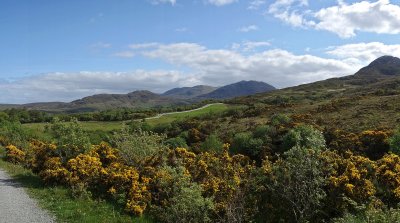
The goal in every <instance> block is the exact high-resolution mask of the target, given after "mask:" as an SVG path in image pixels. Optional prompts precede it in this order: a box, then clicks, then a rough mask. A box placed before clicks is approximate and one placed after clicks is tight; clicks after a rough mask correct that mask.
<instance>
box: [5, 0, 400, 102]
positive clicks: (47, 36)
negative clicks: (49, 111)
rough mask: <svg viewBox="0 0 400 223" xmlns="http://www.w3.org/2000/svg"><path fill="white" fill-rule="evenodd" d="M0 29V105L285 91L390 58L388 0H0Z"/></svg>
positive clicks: (395, 40) (393, 17)
mask: <svg viewBox="0 0 400 223" xmlns="http://www.w3.org/2000/svg"><path fill="white" fill-rule="evenodd" d="M0 27H1V34H0V89H1V94H0V103H30V102H39V101H40V102H46V101H65V102H68V101H72V100H75V99H78V98H81V97H84V96H88V95H93V94H99V93H128V92H132V91H135V90H150V91H153V92H156V93H162V92H164V91H166V90H168V89H171V88H175V87H185V86H195V85H200V84H206V85H212V86H222V85H226V84H230V83H234V82H237V81H241V80H257V81H264V82H267V83H269V84H271V85H273V86H275V87H277V88H285V87H289V86H295V85H299V84H303V83H310V82H314V81H318V80H324V79H327V78H332V77H340V76H345V75H351V74H353V73H355V72H356V71H357V70H358V69H360V68H361V67H363V66H366V65H368V63H370V62H371V61H373V60H374V59H376V58H378V57H379V56H383V55H392V56H397V57H400V0H365V1H360V0H118V1H115V0H57V1H54V0H35V1H32V0H18V1H15V0H1V1H0Z"/></svg>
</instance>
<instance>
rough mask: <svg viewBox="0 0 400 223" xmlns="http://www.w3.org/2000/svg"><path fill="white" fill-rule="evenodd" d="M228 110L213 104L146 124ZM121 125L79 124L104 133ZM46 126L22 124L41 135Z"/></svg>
mask: <svg viewBox="0 0 400 223" xmlns="http://www.w3.org/2000/svg"><path fill="white" fill-rule="evenodd" d="M228 108H230V106H229V105H226V104H213V105H210V106H208V107H206V108H203V109H200V110H194V111H190V112H184V113H176V114H166V115H163V116H161V117H159V118H154V119H149V120H147V122H148V123H149V124H150V125H151V126H155V125H157V124H165V123H170V122H173V121H175V120H182V119H186V118H193V117H200V116H208V115H213V114H217V113H221V112H223V111H225V110H227V109H228ZM122 123H123V122H121V121H117V122H96V121H90V122H81V124H82V127H83V128H84V129H85V130H87V131H104V132H110V131H114V130H118V129H120V128H121V126H122ZM47 124H48V123H28V124H24V126H25V127H27V128H28V129H30V130H32V131H33V132H35V133H43V132H44V129H45V126H46V125H47Z"/></svg>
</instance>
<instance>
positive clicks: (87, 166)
mask: <svg viewBox="0 0 400 223" xmlns="http://www.w3.org/2000/svg"><path fill="white" fill-rule="evenodd" d="M67 169H68V170H69V171H70V172H71V177H70V179H69V183H70V184H71V185H74V184H76V183H83V184H85V185H87V186H89V185H90V184H92V185H96V183H98V181H99V180H100V174H102V173H103V168H102V163H101V162H100V158H99V157H96V156H90V155H87V154H80V155H78V156H77V157H76V158H74V159H70V160H69V161H68V163H67Z"/></svg>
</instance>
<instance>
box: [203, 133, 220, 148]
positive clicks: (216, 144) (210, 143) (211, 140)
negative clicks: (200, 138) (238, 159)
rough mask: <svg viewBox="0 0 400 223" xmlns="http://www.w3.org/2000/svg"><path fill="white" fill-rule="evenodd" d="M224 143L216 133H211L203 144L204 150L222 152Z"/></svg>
mask: <svg viewBox="0 0 400 223" xmlns="http://www.w3.org/2000/svg"><path fill="white" fill-rule="evenodd" d="M223 146H224V143H222V142H221V141H220V140H219V139H218V137H217V136H216V135H215V134H212V135H209V136H208V137H207V138H206V140H205V141H204V142H203V143H202V144H201V149H202V151H214V152H221V151H222V148H223Z"/></svg>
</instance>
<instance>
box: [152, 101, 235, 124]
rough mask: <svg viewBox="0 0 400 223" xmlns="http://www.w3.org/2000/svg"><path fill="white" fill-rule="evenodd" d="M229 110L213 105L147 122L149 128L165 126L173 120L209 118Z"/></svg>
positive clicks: (224, 105)
mask: <svg viewBox="0 0 400 223" xmlns="http://www.w3.org/2000/svg"><path fill="white" fill-rule="evenodd" d="M228 108H229V106H228V105H226V104H213V105H210V106H208V107H206V108H203V109H200V110H195V111H191V112H184V113H176V114H168V115H163V116H161V117H160V118H154V119H149V120H147V122H148V123H149V124H150V125H151V126H155V125H157V124H166V123H171V122H173V121H175V120H182V119H187V118H193V117H199V116H207V115H208V116H211V115H213V114H217V113H221V112H223V111H225V110H227V109H228Z"/></svg>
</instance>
